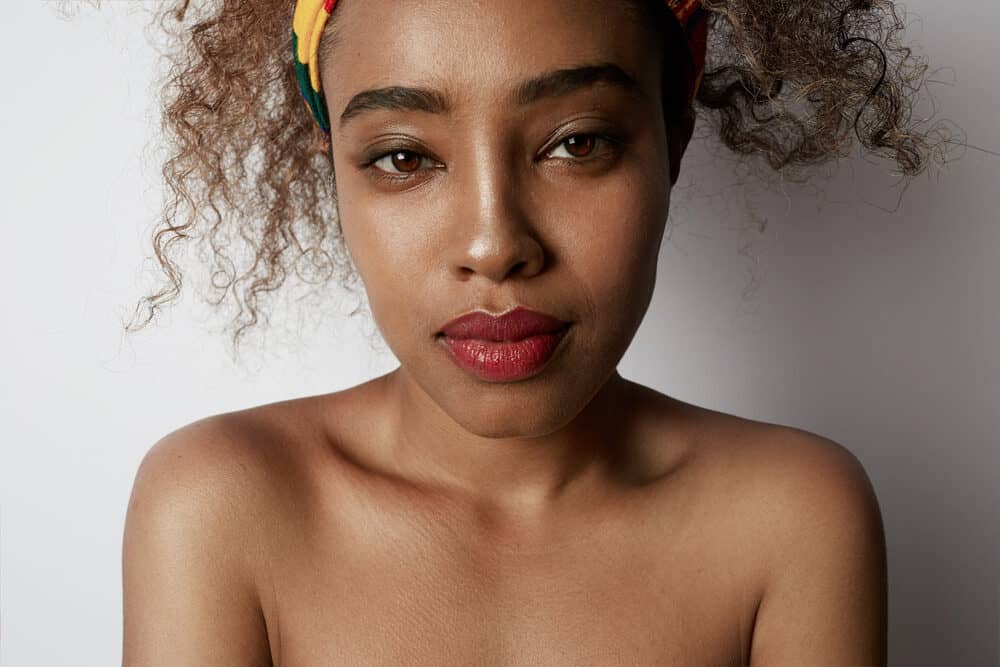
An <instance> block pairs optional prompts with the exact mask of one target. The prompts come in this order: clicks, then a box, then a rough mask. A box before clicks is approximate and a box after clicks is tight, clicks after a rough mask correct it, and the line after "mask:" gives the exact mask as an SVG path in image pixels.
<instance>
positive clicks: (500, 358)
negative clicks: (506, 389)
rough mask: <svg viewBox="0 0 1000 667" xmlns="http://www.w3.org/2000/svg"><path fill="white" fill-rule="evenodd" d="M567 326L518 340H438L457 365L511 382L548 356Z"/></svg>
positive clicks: (542, 363)
mask: <svg viewBox="0 0 1000 667" xmlns="http://www.w3.org/2000/svg"><path fill="white" fill-rule="evenodd" d="M567 331H568V327H567V328H565V329H561V330H559V331H556V332H553V333H547V334H538V335H537V336H529V337H527V338H523V339H521V340H511V341H503V342H501V341H494V340H477V339H473V338H468V339H466V338H448V337H447V336H442V337H441V340H442V341H443V342H444V345H445V347H446V348H447V349H448V352H449V355H448V356H449V357H451V360H452V361H454V362H455V363H456V364H458V367H459V368H461V369H463V370H465V371H468V372H470V373H472V374H473V375H475V376H476V377H479V378H482V379H484V380H494V381H500V382H511V381H514V380H521V379H524V378H526V377H529V376H531V375H534V374H535V373H537V372H538V371H539V370H541V368H542V367H543V366H545V364H546V363H547V362H548V361H549V359H551V358H552V355H553V354H554V353H555V351H556V348H557V347H559V343H560V341H562V339H563V337H565V335H566V332H567Z"/></svg>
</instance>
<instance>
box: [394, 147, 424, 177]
mask: <svg viewBox="0 0 1000 667" xmlns="http://www.w3.org/2000/svg"><path fill="white" fill-rule="evenodd" d="M392 166H393V167H395V168H396V169H398V170H399V171H402V172H405V173H411V172H414V171H416V170H417V169H418V168H419V167H420V156H419V155H417V154H416V153H414V152H412V151H396V152H395V153H393V154H392Z"/></svg>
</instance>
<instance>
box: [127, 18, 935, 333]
mask: <svg viewBox="0 0 1000 667" xmlns="http://www.w3.org/2000/svg"><path fill="white" fill-rule="evenodd" d="M294 5H295V3H294V0H204V1H202V2H199V3H197V4H192V2H191V0H171V1H169V2H167V1H165V2H164V3H163V6H162V7H161V9H160V11H159V12H158V13H157V14H156V19H155V20H156V23H157V24H158V25H159V27H160V28H162V30H163V31H164V32H165V33H166V34H167V35H168V36H169V38H170V42H169V43H170V45H171V48H170V49H169V50H168V52H167V54H166V56H167V58H168V61H169V64H170V66H169V69H168V71H167V74H166V77H165V79H164V80H163V82H162V91H161V92H162V96H163V116H162V127H163V131H164V136H165V140H166V142H167V145H168V148H169V154H170V157H169V159H167V160H166V162H165V164H164V165H163V169H162V174H163V178H164V182H165V185H166V187H167V193H168V194H167V197H166V200H165V203H164V208H163V211H162V218H161V220H160V223H159V226H158V227H157V229H156V230H155V233H154V236H153V249H154V252H155V256H156V260H157V261H158V263H159V265H160V267H161V268H162V272H163V274H164V275H165V278H166V280H165V282H164V283H163V285H162V286H161V288H160V289H158V290H157V291H155V292H154V293H152V294H148V295H146V296H144V297H143V298H142V300H141V301H140V302H139V304H138V305H137V307H136V312H135V314H134V315H133V318H132V319H131V321H130V322H129V323H128V324H127V325H126V330H127V331H136V330H139V329H141V328H143V327H144V326H145V325H146V324H148V323H149V322H150V321H151V320H152V319H153V318H154V316H155V315H156V313H157V311H158V310H159V309H160V308H161V307H163V306H164V305H166V304H168V303H169V302H171V301H173V300H175V299H176V298H177V297H178V296H179V295H180V293H181V288H182V279H183V275H182V270H181V268H180V267H179V265H178V263H177V261H176V258H175V256H174V254H175V250H176V249H177V244H179V243H182V242H187V241H189V240H198V241H200V242H205V241H207V243H208V245H209V247H210V252H211V263H212V269H211V272H210V277H211V287H212V289H213V290H215V295H214V296H212V297H209V300H210V301H211V302H212V303H214V304H215V305H219V304H222V303H223V302H227V303H229V304H230V305H232V306H235V307H236V308H237V313H236V315H235V317H234V318H233V321H232V323H231V324H232V326H233V332H232V339H233V343H234V345H235V346H237V347H238V345H239V341H240V338H241V337H242V336H243V335H244V334H245V333H246V332H247V331H248V330H249V329H250V328H251V327H253V326H254V325H256V324H257V323H258V321H259V320H260V319H261V318H262V317H263V318H264V319H265V321H266V314H265V310H266V308H265V307H264V306H265V305H266V304H264V302H263V299H265V298H266V297H268V296H269V295H272V294H273V293H275V292H276V290H278V289H279V288H280V287H281V286H282V285H283V284H284V283H285V281H286V279H287V278H288V277H289V273H293V274H294V275H295V276H296V277H297V278H298V279H299V280H301V281H303V283H305V284H309V285H322V284H326V283H328V282H329V281H330V280H332V279H334V278H336V279H337V280H338V282H339V283H340V285H341V286H342V287H344V288H345V289H347V290H348V291H351V290H354V289H356V288H357V286H358V282H359V279H358V276H357V273H356V271H355V270H354V268H353V265H352V262H351V260H350V256H349V254H348V253H347V251H346V248H345V246H344V243H343V237H342V234H341V231H340V225H339V220H338V216H337V199H336V185H335V179H334V173H333V159H332V154H331V153H330V145H329V141H328V139H327V137H326V135H324V134H323V133H322V132H321V131H320V130H319V128H318V127H317V126H316V125H315V124H314V122H313V120H312V118H311V117H310V115H309V114H308V113H307V112H306V110H305V108H304V106H303V103H302V100H301V98H300V95H299V90H298V87H297V80H296V74H295V69H294V64H293V61H292V58H291V27H290V26H291V24H292V14H293V11H294ZM626 6H628V7H630V8H631V9H634V10H637V11H639V12H652V14H648V16H650V17H652V16H656V15H659V14H662V12H663V11H664V10H663V6H664V5H663V3H662V0H629V2H628V3H626ZM704 6H705V8H706V9H707V10H708V12H709V37H708V61H707V65H706V69H705V73H704V76H703V80H702V84H701V87H700V89H699V91H698V95H697V98H696V100H695V102H694V104H693V108H692V107H689V106H688V105H687V102H686V100H685V101H684V104H683V108H681V106H679V105H678V104H677V103H676V98H677V91H676V90H675V86H674V84H673V83H672V82H673V80H674V79H676V76H674V77H671V76H669V72H671V71H675V70H676V68H664V71H665V72H666V74H665V78H664V89H663V95H664V102H665V104H664V113H665V116H666V118H665V121H666V122H668V123H669V122H671V120H672V119H673V118H672V117H673V116H676V114H678V113H691V112H692V111H693V112H695V113H696V114H698V115H699V116H701V117H703V118H704V119H705V120H706V121H708V122H709V124H710V126H711V128H712V129H713V132H714V134H715V135H716V136H717V137H718V138H719V140H720V141H721V142H722V143H723V144H724V145H725V146H727V147H728V148H729V149H731V150H733V151H735V152H736V153H738V154H744V155H748V156H760V157H762V158H763V159H764V160H765V161H766V164H767V165H769V166H770V167H772V168H774V169H782V168H785V167H787V166H791V165H797V166H804V165H810V164H816V163H820V162H824V161H827V160H830V159H832V158H836V157H839V156H842V155H844V154H845V153H846V151H847V150H848V149H849V148H850V146H851V145H852V143H853V141H854V140H855V139H856V140H857V141H858V142H859V143H860V145H861V146H863V147H864V149H866V150H868V151H870V152H872V153H874V154H876V155H879V156H881V157H884V158H886V159H888V160H889V161H890V162H893V163H894V164H895V165H896V167H897V168H898V171H899V172H900V173H901V174H903V175H906V176H912V175H915V174H917V173H919V172H920V171H921V170H923V168H924V167H925V166H926V164H927V161H928V159H929V157H930V155H931V151H932V149H933V148H934V147H935V144H936V143H938V142H935V141H932V133H930V132H926V131H924V132H921V131H919V130H918V128H917V125H918V124H917V123H915V122H913V121H912V119H911V115H912V109H913V105H914V100H915V96H916V94H917V93H918V92H919V90H920V89H921V87H922V86H923V81H924V78H923V77H924V72H925V69H926V65H925V64H924V63H923V62H922V61H921V60H920V59H918V58H915V57H914V56H913V54H912V53H911V51H910V49H909V48H907V47H906V46H905V45H904V44H902V43H901V41H900V37H901V33H902V31H903V28H904V25H903V21H902V20H901V18H900V15H899V13H898V10H897V7H896V6H895V5H894V4H893V2H892V1H891V0H824V2H809V1H807V0H704ZM335 18H336V17H332V19H331V24H333V23H334V21H335ZM644 23H645V22H644ZM645 24H646V25H655V26H662V25H666V26H670V25H675V24H676V22H674V23H673V24H672V23H671V22H669V21H666V22H655V23H645ZM328 29H329V28H328ZM675 37H676V36H675V35H674V36H672V35H670V34H668V33H666V32H665V33H664V34H662V35H661V39H660V40H659V43H660V45H661V46H662V49H661V50H662V51H663V55H664V57H665V58H666V57H668V56H670V55H671V53H670V49H671V48H673V49H674V52H673V54H672V55H673V56H675V57H676V55H677V51H676V49H677V48H678V45H680V47H681V48H683V44H682V43H681V42H680V41H679V40H678V39H676V38H675ZM671 45H673V46H671ZM674 62H676V60H674ZM182 245H183V243H182ZM241 247H242V248H243V249H244V252H243V253H242V254H241V253H240V251H239V248H241ZM236 260H241V261H242V262H243V266H242V268H240V269H237V261H236Z"/></svg>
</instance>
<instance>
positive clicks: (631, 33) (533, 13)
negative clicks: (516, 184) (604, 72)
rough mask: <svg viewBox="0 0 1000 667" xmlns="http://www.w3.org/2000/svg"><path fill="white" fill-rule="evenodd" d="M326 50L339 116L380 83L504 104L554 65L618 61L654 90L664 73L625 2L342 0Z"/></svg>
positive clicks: (327, 77) (325, 70) (329, 90)
mask: <svg viewBox="0 0 1000 667" xmlns="http://www.w3.org/2000/svg"><path fill="white" fill-rule="evenodd" d="M327 40H329V42H327ZM323 47H324V48H323V58H322V61H321V63H320V74H321V77H322V84H323V88H324V90H325V92H326V95H327V99H328V101H329V103H330V104H329V107H330V115H331V117H336V116H337V115H339V113H340V111H341V110H342V109H343V107H344V105H345V104H346V102H347V100H348V99H350V97H351V96H352V95H353V94H355V93H357V92H359V91H361V90H363V89H367V88H373V87H378V86H390V85H422V86H429V87H434V88H438V89H440V90H442V91H444V92H446V93H447V94H448V95H449V96H450V97H454V98H456V99H455V102H456V104H457V105H461V104H462V100H463V99H479V100H494V101H496V102H498V103H499V102H502V101H504V100H506V99H507V95H508V94H509V92H510V89H511V88H512V87H514V86H515V85H516V84H517V83H519V82H521V81H524V80H526V79H528V78H531V77H533V76H535V75H537V74H538V73H540V72H544V71H550V70H553V69H558V68H565V67H572V66H575V65H580V64H592V63H597V62H602V63H606V62H607V63H614V64H617V65H618V66H620V67H621V68H622V69H623V70H625V71H626V72H627V73H629V74H630V75H631V76H633V77H634V78H635V79H636V80H637V81H638V82H639V84H640V86H642V87H643V88H644V89H645V92H647V93H652V92H653V91H654V90H655V89H656V82H657V79H658V71H659V69H658V63H657V62H656V58H655V57H654V53H653V43H652V40H651V39H650V38H649V33H648V32H647V31H646V30H644V29H643V28H642V26H641V25H640V24H639V23H638V20H637V18H636V17H635V13H634V11H632V10H630V8H629V4H628V3H627V2H625V1H624V0H617V1H612V2H608V1H607V0H604V1H602V0H517V1H514V2H509V1H506V0H341V2H340V3H339V4H338V5H337V8H336V10H335V11H334V14H333V16H332V17H331V25H330V27H329V30H328V32H327V34H326V35H324V44H323Z"/></svg>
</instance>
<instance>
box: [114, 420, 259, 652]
mask: <svg viewBox="0 0 1000 667" xmlns="http://www.w3.org/2000/svg"><path fill="white" fill-rule="evenodd" d="M243 470H246V465H245V463H243V461H241V459H240V454H239V449H238V447H236V446H234V444H233V441H232V440H231V439H227V438H226V437H225V435H224V433H222V432H220V430H219V429H218V428H217V427H216V425H214V423H213V422H212V421H211V420H203V421H202V422H196V423H195V424H192V425H189V426H187V427H184V428H182V429H180V430H178V431H175V432H174V433H171V434H170V435H168V436H166V437H165V438H163V439H162V440H160V441H159V442H157V443H156V444H155V445H154V446H153V447H152V448H151V449H150V450H149V452H148V453H147V454H146V456H145V458H144V459H143V461H142V463H141V464H140V466H139V470H138V472H137V474H136V478H135V482H134V484H133V488H132V495H131V498H130V500H129V506H128V512H127V514H126V519H125V532H124V539H123V544H122V588H123V596H124V636H123V658H122V662H123V665H125V666H126V667H133V666H134V667H139V666H145V665H192V666H193V665H199V666H204V665H269V664H270V655H269V651H268V644H267V635H266V628H265V625H264V620H263V615H262V613H261V611H260V603H259V601H258V599H257V595H256V592H255V586H254V583H253V581H252V578H251V576H250V558H249V557H248V554H252V553H254V551H255V550H254V547H253V545H252V543H251V535H250V533H249V531H248V529H247V526H248V525H249V524H248V521H247V520H246V519H245V516H246V515H247V514H248V505H247V504H246V502H248V501H249V497H250V496H251V495H252V494H249V493H247V492H246V487H247V483H246V480H245V474H244V475H241V471H243Z"/></svg>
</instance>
